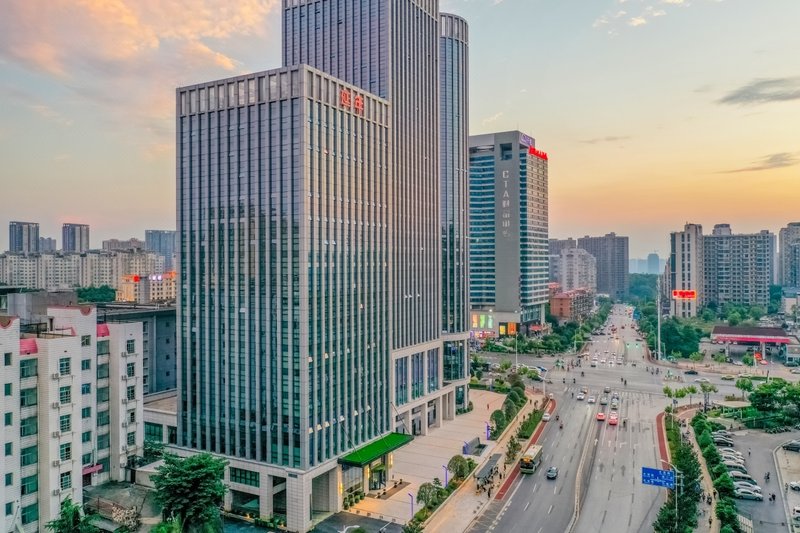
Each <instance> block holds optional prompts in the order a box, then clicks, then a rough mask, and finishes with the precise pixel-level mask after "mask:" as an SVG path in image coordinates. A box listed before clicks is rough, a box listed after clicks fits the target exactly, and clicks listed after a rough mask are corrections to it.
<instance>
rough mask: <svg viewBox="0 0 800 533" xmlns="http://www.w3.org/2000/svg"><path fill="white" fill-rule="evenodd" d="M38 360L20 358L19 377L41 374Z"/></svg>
mask: <svg viewBox="0 0 800 533" xmlns="http://www.w3.org/2000/svg"><path fill="white" fill-rule="evenodd" d="M38 363H39V362H38V361H37V360H36V359H20V361H19V377H20V378H32V377H34V376H36V375H38V374H39V372H38Z"/></svg>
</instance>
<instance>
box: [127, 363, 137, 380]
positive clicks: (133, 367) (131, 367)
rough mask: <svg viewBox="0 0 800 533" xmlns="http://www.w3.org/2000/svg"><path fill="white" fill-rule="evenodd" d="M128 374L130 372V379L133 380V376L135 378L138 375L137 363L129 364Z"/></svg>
mask: <svg viewBox="0 0 800 533" xmlns="http://www.w3.org/2000/svg"><path fill="white" fill-rule="evenodd" d="M127 372H128V377H129V378H132V377H133V376H135V375H136V364H135V363H128V365H127Z"/></svg>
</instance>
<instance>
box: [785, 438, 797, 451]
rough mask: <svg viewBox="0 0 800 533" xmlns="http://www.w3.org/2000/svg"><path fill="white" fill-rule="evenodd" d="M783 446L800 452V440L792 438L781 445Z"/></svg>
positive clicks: (788, 449)
mask: <svg viewBox="0 0 800 533" xmlns="http://www.w3.org/2000/svg"><path fill="white" fill-rule="evenodd" d="M781 448H783V449H784V450H787V451H790V452H800V440H790V441H789V442H787V443H786V444H784V445H783V446H781Z"/></svg>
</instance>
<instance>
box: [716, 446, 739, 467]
mask: <svg viewBox="0 0 800 533" xmlns="http://www.w3.org/2000/svg"><path fill="white" fill-rule="evenodd" d="M731 451H733V450H731V449H730V448H728V449H727V450H720V451H719V456H720V457H721V458H722V460H723V461H724V460H726V459H729V460H731V461H737V462H740V463H742V464H744V457H742V456H741V455H736V454H734V453H730V452H731Z"/></svg>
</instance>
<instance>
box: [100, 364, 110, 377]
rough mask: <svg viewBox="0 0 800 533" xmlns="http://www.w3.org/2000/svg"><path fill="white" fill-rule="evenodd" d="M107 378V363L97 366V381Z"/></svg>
mask: <svg viewBox="0 0 800 533" xmlns="http://www.w3.org/2000/svg"><path fill="white" fill-rule="evenodd" d="M107 377H108V363H103V364H102V365H97V379H103V378H107Z"/></svg>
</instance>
